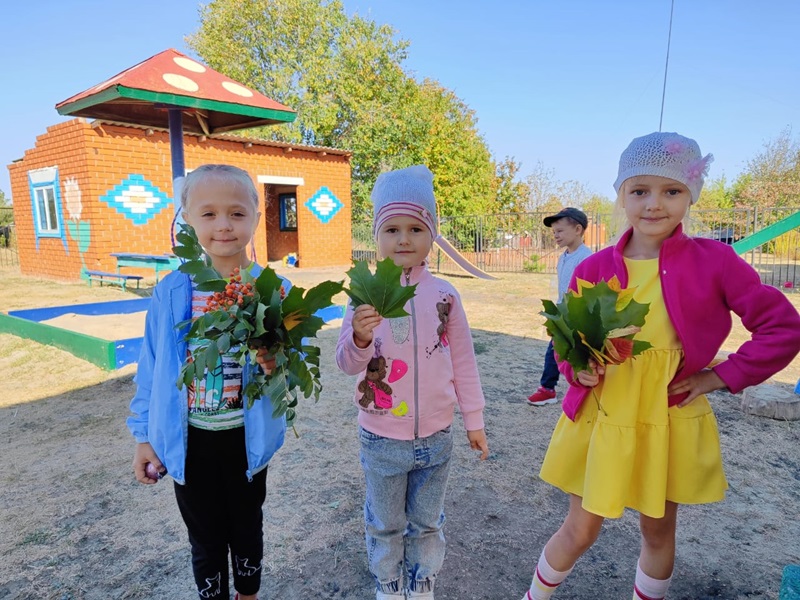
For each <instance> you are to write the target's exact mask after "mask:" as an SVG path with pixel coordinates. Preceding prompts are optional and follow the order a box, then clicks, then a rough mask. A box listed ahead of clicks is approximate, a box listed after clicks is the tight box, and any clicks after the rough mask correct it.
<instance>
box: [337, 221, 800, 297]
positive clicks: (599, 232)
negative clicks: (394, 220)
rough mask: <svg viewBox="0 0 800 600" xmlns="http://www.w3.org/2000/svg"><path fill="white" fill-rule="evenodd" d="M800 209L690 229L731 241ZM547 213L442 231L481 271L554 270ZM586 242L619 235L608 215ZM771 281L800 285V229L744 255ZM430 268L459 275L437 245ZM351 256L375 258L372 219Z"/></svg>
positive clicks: (356, 232)
mask: <svg viewBox="0 0 800 600" xmlns="http://www.w3.org/2000/svg"><path fill="white" fill-rule="evenodd" d="M798 210H800V208H797V207H795V208H747V209H722V210H693V211H692V212H691V214H690V219H689V225H688V232H689V233H690V234H691V235H693V236H696V237H705V238H711V239H716V240H719V241H722V242H725V243H728V244H733V243H734V242H736V241H738V240H740V239H742V238H744V237H747V236H748V235H751V234H752V233H755V232H756V231H759V230H761V229H763V228H764V227H767V226H768V225H771V224H773V223H775V222H777V221H779V220H781V219H783V218H785V217H788V216H790V215H792V214H794V213H795V212H797V211H798ZM547 214H549V213H540V212H531V213H519V214H516V213H515V214H497V215H477V216H456V217H442V218H441V220H440V233H441V234H442V236H444V237H445V238H447V239H448V240H449V241H450V243H452V244H453V246H455V247H456V249H457V250H458V251H459V252H460V253H461V254H462V255H464V256H465V257H466V258H467V260H469V261H470V262H472V263H473V264H474V265H476V266H477V267H479V268H480V269H482V270H484V271H487V272H493V273H498V272H510V273H521V272H528V273H555V272H556V264H557V262H558V256H559V255H560V254H561V252H562V250H560V249H559V248H558V247H557V246H556V244H555V242H554V241H553V234H552V230H550V229H549V228H547V227H545V226H544V224H543V223H542V219H543V218H544V217H546V216H547ZM587 216H588V217H589V227H588V228H587V230H586V234H585V237H584V240H585V242H586V244H587V245H588V246H589V247H590V248H592V250H594V251H597V250H599V249H601V248H603V247H605V246H608V245H609V244H611V243H612V242H613V241H614V239H615V236H616V235H617V233H618V231H617V230H618V229H619V226H615V224H614V222H613V218H612V215H611V214H610V213H588V214H587ZM743 258H744V259H745V260H747V261H748V262H749V263H750V264H751V265H752V266H753V268H755V269H756V271H758V273H759V274H760V275H761V279H762V281H764V282H765V283H767V284H769V285H773V286H776V287H782V288H785V289H786V290H787V291H789V290H796V289H797V288H798V286H800V268H799V267H798V263H799V262H800V229H795V230H792V231H790V232H788V233H786V234H784V235H782V236H780V237H778V238H776V239H774V240H771V241H770V242H768V243H765V244H763V245H762V246H760V247H759V248H756V249H754V250H752V251H750V252H747V253H746V254H744V255H743ZM429 259H430V263H431V269H432V270H433V271H437V272H441V273H453V274H458V273H460V272H461V270H460V269H459V267H458V266H457V265H456V264H455V263H454V262H453V261H451V260H450V259H449V257H448V256H447V255H446V254H445V253H444V252H442V251H441V250H439V249H438V248H437V247H436V246H434V250H433V252H432V253H431V256H430V257H429ZM353 260H368V261H370V262H373V261H374V260H375V242H374V240H373V237H372V222H371V221H369V222H367V221H359V222H353Z"/></svg>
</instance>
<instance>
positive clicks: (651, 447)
mask: <svg viewBox="0 0 800 600" xmlns="http://www.w3.org/2000/svg"><path fill="white" fill-rule="evenodd" d="M711 160H712V157H711V155H707V156H705V157H703V156H702V154H701V152H700V148H699V146H698V145H697V142H695V141H694V140H692V139H689V138H686V137H683V136H681V135H678V134H677V133H662V132H657V133H652V134H650V135H646V136H643V137H640V138H636V139H634V140H633V141H632V142H631V144H630V145H629V146H628V148H627V149H626V150H625V151H624V152H623V154H622V157H621V158H620V164H619V174H618V177H617V180H616V182H615V183H614V187H615V189H616V190H617V194H618V196H617V204H618V206H619V207H621V208H623V209H624V212H625V216H626V217H627V220H628V221H629V223H630V228H629V229H628V230H627V231H626V232H625V233H624V234H623V235H622V237H621V238H620V241H619V242H618V243H617V244H616V245H615V246H614V247H610V248H606V249H604V250H602V251H600V252H598V253H597V254H594V255H593V256H591V257H589V258H587V259H586V260H585V261H584V262H582V263H581V264H580V265H579V266H578V268H577V269H576V271H575V276H574V277H573V281H572V283H571V285H570V287H571V288H572V289H576V284H575V280H576V279H578V278H579V279H582V280H586V281H588V282H590V283H596V282H598V281H601V280H604V281H608V280H610V279H611V278H612V277H613V276H616V277H617V278H618V279H619V281H620V283H621V285H622V287H623V288H635V292H634V296H633V298H634V299H635V300H636V301H637V302H642V303H649V305H650V310H649V312H648V314H647V317H646V320H645V324H644V327H643V328H642V331H641V332H640V333H638V334H637V336H636V339H641V340H644V341H648V342H650V343H651V344H652V347H651V348H650V349H648V350H646V351H645V352H643V353H642V354H640V355H638V356H636V357H635V359H632V360H628V361H626V362H624V363H622V364H620V365H610V366H607V367H605V368H603V367H602V366H599V365H596V364H593V363H590V366H591V367H592V370H591V371H581V372H579V373H574V372H573V371H572V369H571V367H570V366H569V364H567V363H566V362H561V363H560V364H559V369H560V370H561V372H562V373H563V374H564V375H565V376H566V377H567V380H568V381H569V382H570V388H569V391H568V392H567V394H566V396H565V398H564V402H563V409H564V414H562V415H561V418H560V420H559V422H558V424H557V425H556V428H555V431H554V432H553V437H552V439H551V441H550V446H549V448H548V451H547V455H546V456H545V459H544V463H543V465H542V469H541V477H542V479H543V480H544V481H547V482H548V483H550V484H552V485H554V486H556V487H558V488H559V489H561V490H563V491H564V492H566V493H568V494H570V508H569V512H568V514H567V516H566V518H565V519H564V522H563V524H562V525H561V527H560V528H559V530H558V531H557V532H556V533H555V534H554V535H553V536H552V537H551V538H550V540H549V541H548V542H547V544H546V545H545V547H544V549H543V550H542V554H541V556H540V558H539V562H538V564H537V566H536V570H535V571H534V576H533V581H532V583H531V586H530V589H529V590H528V592H527V593H526V595H525V596H524V597H523V600H546V599H547V598H550V596H551V595H552V594H553V592H554V591H555V590H556V588H557V587H558V586H559V584H560V583H561V582H562V581H563V580H564V579H565V578H566V576H567V575H568V574H569V573H570V571H572V568H573V566H574V565H575V562H576V561H577V560H578V558H580V556H581V555H582V554H583V553H584V552H585V551H586V550H588V549H589V548H590V547H591V545H592V544H593V543H594V541H595V540H596V539H597V536H598V534H599V533H600V528H601V526H602V524H603V519H605V518H618V517H620V516H622V514H623V512H624V510H625V508H632V509H634V510H636V511H638V512H639V514H640V529H641V534H642V548H641V552H640V554H639V562H638V565H637V568H636V578H635V581H634V592H633V598H634V600H637V599H640V600H659V599H663V598H664V597H665V596H666V593H667V589H668V587H669V583H670V579H671V575H672V570H673V565H674V561H675V528H676V522H677V514H678V506H679V505H680V504H701V503H709V502H718V501H720V500H722V499H723V497H724V493H725V490H726V488H727V482H726V480H725V475H724V473H723V469H722V457H721V452H720V444H719V433H718V431H717V424H716V419H715V418H714V414H713V412H712V410H711V406H710V405H709V403H708V400H707V399H706V396H705V394H706V393H708V392H711V391H714V390H719V389H728V390H729V391H731V392H733V393H737V392H739V391H741V390H742V389H744V388H745V387H747V386H750V385H755V384H757V383H760V382H762V381H764V380H765V379H767V378H768V377H770V376H771V375H773V374H775V373H776V372H778V371H780V370H781V369H783V368H784V367H785V366H786V365H788V364H789V362H791V360H792V359H793V358H794V357H795V355H796V354H797V353H798V351H800V336H797V331H798V330H800V316H798V314H797V310H795V308H794V307H793V306H792V304H791V303H790V302H789V301H788V300H787V299H786V298H785V297H784V296H783V294H782V293H781V292H780V291H778V290H777V289H775V288H772V287H769V286H765V285H763V284H762V283H761V280H760V278H759V276H758V274H757V273H756V272H755V271H754V270H753V269H752V267H750V265H748V264H747V263H746V262H745V261H743V260H742V259H741V258H739V257H738V255H736V253H735V252H734V251H733V249H732V248H731V247H730V246H727V245H725V244H722V243H720V242H716V241H713V240H707V239H701V238H692V237H689V236H687V235H686V234H684V233H683V228H682V225H681V222H682V221H683V219H684V217H685V216H686V214H687V212H688V210H689V207H690V206H691V205H692V204H694V203H695V202H696V201H697V198H698V196H699V195H700V190H701V189H702V187H703V180H704V178H705V175H706V172H707V169H708V165H709V163H710V162H711ZM731 311H733V312H734V313H736V314H737V315H738V316H739V317H740V318H741V321H742V324H743V325H744V326H745V327H746V328H747V329H748V330H749V331H750V332H751V333H752V337H751V339H750V340H749V341H747V342H745V343H744V344H743V345H742V346H741V347H740V348H739V349H738V350H737V352H736V353H734V354H731V355H730V356H729V357H728V358H727V359H726V360H725V361H724V362H722V363H720V364H718V365H716V366H715V367H714V368H713V369H709V368H707V365H709V364H710V363H711V361H712V359H713V358H714V357H715V355H716V353H717V351H718V350H719V348H720V346H721V345H722V343H723V342H724V340H725V338H726V337H727V335H728V333H729V332H730V329H731ZM593 395H594V397H595V399H592V396H593ZM598 597H602V594H600V595H599V596H598Z"/></svg>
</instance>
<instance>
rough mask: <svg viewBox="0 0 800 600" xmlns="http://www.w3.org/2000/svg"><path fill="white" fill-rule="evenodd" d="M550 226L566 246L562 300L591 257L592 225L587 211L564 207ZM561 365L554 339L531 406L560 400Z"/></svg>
mask: <svg viewBox="0 0 800 600" xmlns="http://www.w3.org/2000/svg"><path fill="white" fill-rule="evenodd" d="M543 221H544V224H545V226H546V227H550V228H552V230H553V236H554V237H555V240H556V245H557V246H558V247H559V248H566V250H565V251H564V253H563V254H562V255H561V256H559V257H558V266H557V271H558V302H561V299H562V298H563V297H564V294H565V293H566V291H567V289H568V288H569V282H570V279H572V274H573V273H574V272H575V267H577V266H578V265H579V264H580V262H581V261H582V260H583V259H584V258H586V257H587V256H589V255H590V254H591V253H592V251H591V250H590V249H589V247H588V246H587V245H586V244H584V243H583V234H584V232H585V231H586V227H587V226H588V225H589V220H588V219H587V218H586V214H585V213H584V212H583V211H581V210H578V209H577V208H571V207H568V208H564V209H562V210H561V211H559V212H558V213H556V214H555V215H550V216H549V217H545V218H544V219H543ZM558 375H559V373H558V365H557V364H556V359H555V353H554V351H553V340H550V343H549V344H548V345H547V350H546V351H545V353H544V369H543V370H542V378H541V380H540V381H539V389H538V390H536V391H535V392H534V393H533V394H531V395H530V396H528V404H530V405H531V406H545V405H547V404H553V403H555V402H557V401H558V399H557V398H556V384H557V383H558Z"/></svg>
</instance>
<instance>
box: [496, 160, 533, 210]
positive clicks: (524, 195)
mask: <svg viewBox="0 0 800 600" xmlns="http://www.w3.org/2000/svg"><path fill="white" fill-rule="evenodd" d="M521 168H522V165H521V164H520V163H518V162H516V161H515V160H514V157H512V156H506V157H505V159H503V160H502V161H501V162H499V163H497V164H496V165H495V176H494V190H495V211H497V212H501V213H509V212H512V213H520V212H524V211H525V210H526V208H527V206H526V205H527V203H528V199H529V198H530V194H531V191H530V188H529V187H528V184H527V183H525V182H524V181H519V180H518V179H517V177H518V175H519V171H520V169H521Z"/></svg>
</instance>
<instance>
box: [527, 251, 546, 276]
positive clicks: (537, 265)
mask: <svg viewBox="0 0 800 600" xmlns="http://www.w3.org/2000/svg"><path fill="white" fill-rule="evenodd" d="M541 260H542V257H541V256H539V255H538V254H531V255H530V256H529V257H528V258H526V259H525V262H524V263H522V270H523V271H525V272H526V273H544V270H545V266H544V264H542V262H541Z"/></svg>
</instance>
